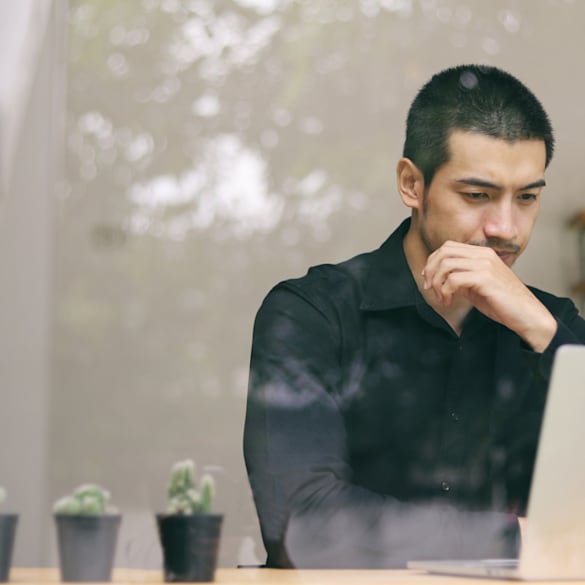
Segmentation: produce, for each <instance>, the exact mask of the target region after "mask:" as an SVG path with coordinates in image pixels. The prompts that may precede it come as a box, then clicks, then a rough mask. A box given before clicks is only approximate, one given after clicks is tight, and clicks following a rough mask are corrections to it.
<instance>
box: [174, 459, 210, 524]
mask: <svg viewBox="0 0 585 585" xmlns="http://www.w3.org/2000/svg"><path fill="white" fill-rule="evenodd" d="M214 494H215V483H214V481H213V478H212V477H211V476H210V475H209V474H205V475H203V476H202V478H201V481H200V483H199V490H198V489H197V485H196V483H195V463H193V461H192V460H191V459H186V460H185V461H179V462H177V463H175V465H173V468H172V469H171V479H170V481H169V487H168V490H167V496H168V503H167V512H168V513H169V514H197V513H208V512H210V511H211V505H212V502H213V496H214Z"/></svg>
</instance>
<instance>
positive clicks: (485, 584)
mask: <svg viewBox="0 0 585 585" xmlns="http://www.w3.org/2000/svg"><path fill="white" fill-rule="evenodd" d="M10 581H11V582H12V583H22V584H26V585H47V584H50V583H59V582H60V577H59V571H58V570H57V569H18V568H17V569H12V571H11V573H10ZM113 582H114V584H116V583H118V584H128V585H134V584H136V583H145V584H149V583H158V584H162V583H163V581H162V572H161V571H141V570H134V569H115V570H114V575H113ZM215 582H216V583H218V584H219V585H250V584H251V583H259V584H260V585H384V584H389V585H399V584H405V585H446V584H447V583H452V584H455V585H490V584H493V585H495V584H498V583H500V584H503V583H506V584H508V585H509V584H510V583H513V581H498V580H491V579H490V580H487V579H474V578H467V577H441V576H438V575H428V574H426V573H423V572H419V571H406V570H405V571H389V570H388V571H380V570H359V571H358V570H347V569H344V570H283V569H218V570H217V572H216V578H215ZM557 583H559V585H561V582H557ZM562 583H563V585H567V582H566V581H564V582H562ZM571 583H572V584H574V585H585V581H572V582H571ZM554 584H555V582H553V581H547V585H554Z"/></svg>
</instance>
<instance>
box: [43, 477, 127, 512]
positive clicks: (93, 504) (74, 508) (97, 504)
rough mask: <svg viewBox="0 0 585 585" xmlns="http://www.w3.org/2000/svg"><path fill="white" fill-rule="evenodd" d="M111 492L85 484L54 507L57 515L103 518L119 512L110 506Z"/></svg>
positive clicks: (58, 501)
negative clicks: (105, 515)
mask: <svg viewBox="0 0 585 585" xmlns="http://www.w3.org/2000/svg"><path fill="white" fill-rule="evenodd" d="M109 501H110V492H109V491H107V490H105V489H104V488H102V487H100V486H99V485H95V484H84V485H81V486H79V487H78V488H77V489H75V490H74V491H73V493H72V494H70V495H67V496H65V497H63V498H61V499H59V500H57V501H56V502H55V504H54V506H53V511H54V513H55V514H71V515H84V516H103V515H104V514H117V513H118V510H117V509H116V508H114V507H113V506H111V505H110V504H109Z"/></svg>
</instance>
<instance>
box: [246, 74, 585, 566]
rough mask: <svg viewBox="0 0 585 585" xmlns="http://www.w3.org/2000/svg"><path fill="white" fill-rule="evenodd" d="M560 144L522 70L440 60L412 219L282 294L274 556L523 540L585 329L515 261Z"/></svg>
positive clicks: (268, 479) (266, 445) (275, 336)
mask: <svg viewBox="0 0 585 585" xmlns="http://www.w3.org/2000/svg"><path fill="white" fill-rule="evenodd" d="M553 144H554V141H553V134H552V129H551V125H550V123H549V120H548V117H547V115H546V113H545V111H544V110H543V108H542V106H541V104H540V103H539V101H538V100H537V99H536V97H535V96H534V95H533V94H532V93H531V92H530V91H529V90H528V89H527V88H526V87H525V86H524V85H523V84H522V83H521V82H520V81H518V80H517V79H516V78H514V77H512V76H511V75H509V74H508V73H506V72H504V71H501V70H499V69H496V68H492V67H483V66H476V65H470V66H460V67H456V68H452V69H448V70H445V71H443V72H441V73H439V74H437V75H435V76H434V77H433V78H432V79H431V80H430V81H429V82H428V83H427V84H426V85H425V86H424V87H423V88H422V89H421V91H420V92H419V94H418V95H417V97H416V99H415V100H414V102H413V104H412V106H411V108H410V112H409V115H408V119H407V128H406V141H405V145H404V153H403V158H401V159H400V160H399V162H398V166H397V183H398V190H399V192H400V196H401V198H402V201H403V202H404V204H405V205H406V206H407V207H409V208H410V209H411V217H410V219H408V220H406V221H404V222H403V223H402V224H401V225H400V226H399V227H398V229H397V230H396V231H395V232H394V233H393V234H392V235H391V236H390V237H389V238H388V240H387V241H386V242H385V243H384V244H383V245H382V246H381V247H380V248H379V249H378V250H375V251H373V252H371V253H366V254H362V255H360V256H357V257H355V258H352V259H351V260H348V261H346V262H342V263H341V264H338V265H324V266H318V267H314V268H312V269H310V270H309V272H308V274H307V275H306V276H305V277H303V278H299V279H295V280H288V281H285V282H282V283H280V284H278V285H277V286H276V287H275V288H274V289H273V290H272V291H271V292H270V293H269V295H268V296H267V298H266V299H265V300H264V303H263V304H262V307H261V308H260V310H259V312H258V315H257V318H256V323H255V328H254V339H253V346H252V357H251V370H250V385H249V398H248V408H247V414H246V425H245V434H244V450H245V457H246V465H247V469H248V474H249V478H250V483H251V486H252V491H253V494H254V499H255V503H256V507H257V510H258V515H259V519H260V525H261V529H262V536H263V540H264V544H265V546H266V549H267V552H268V560H267V565H268V566H273V567H291V566H294V567H371V568H377V567H402V566H404V565H405V563H406V562H407V561H408V560H411V559H416V558H419V559H420V558H456V557H458V558H468V557H480V556H482V557H489V556H502V555H508V556H510V555H513V554H514V553H515V552H516V551H515V537H516V532H517V517H519V516H521V515H522V514H524V513H525V508H526V504H527V499H528V493H529V486H530V480H531V475H532V468H533V464H534V457H535V450H536V445H537V441H538V435H539V429H540V424H541V418H542V413H543V408H544V402H545V398H546V388H547V383H548V379H549V375H550V368H551V364H552V359H553V356H554V353H555V350H556V349H557V348H558V347H559V346H560V345H562V344H566V343H579V344H581V343H585V321H583V320H582V319H581V318H580V317H579V316H578V312H577V309H576V308H575V306H574V304H573V303H572V302H571V301H570V300H568V299H564V298H558V297H555V296H553V295H550V294H547V293H545V292H542V291H540V290H537V289H535V288H531V287H527V286H525V285H524V284H523V283H522V282H521V281H520V280H519V279H518V278H517V277H516V276H515V274H514V273H513V272H512V269H511V267H512V265H513V263H514V262H515V260H516V259H517V258H518V256H519V255H520V254H521V253H522V252H523V251H524V249H525V247H526V245H527V244H528V240H529V238H530V234H531V232H532V229H533V226H534V223H535V221H536V217H537V215H538V209H539V201H540V197H541V191H542V189H543V187H544V185H545V177H544V174H545V169H546V167H547V166H548V164H549V162H550V160H551V157H552V153H553Z"/></svg>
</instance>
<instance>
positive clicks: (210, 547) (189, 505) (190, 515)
mask: <svg viewBox="0 0 585 585" xmlns="http://www.w3.org/2000/svg"><path fill="white" fill-rule="evenodd" d="M214 491H215V488H214V482H213V478H212V477H211V476H210V475H208V474H205V475H203V476H202V477H201V481H200V482H199V485H198V486H197V484H196V482H195V464H194V463H193V461H192V460H190V459H187V460H185V461H179V462H178V463H176V464H175V465H174V466H173V468H172V470H171V478H170V481H169V486H168V490H167V511H166V513H165V514H157V517H156V518H157V525H158V532H159V537H160V542H161V546H162V552H163V565H164V578H165V581H167V582H171V581H183V582H195V581H213V579H214V577H215V568H216V566H217V553H218V549H219V541H220V534H221V526H222V522H223V515H222V514H213V513H212V512H211V504H212V500H213V496H214Z"/></svg>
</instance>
